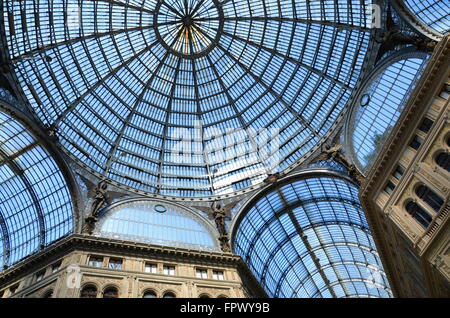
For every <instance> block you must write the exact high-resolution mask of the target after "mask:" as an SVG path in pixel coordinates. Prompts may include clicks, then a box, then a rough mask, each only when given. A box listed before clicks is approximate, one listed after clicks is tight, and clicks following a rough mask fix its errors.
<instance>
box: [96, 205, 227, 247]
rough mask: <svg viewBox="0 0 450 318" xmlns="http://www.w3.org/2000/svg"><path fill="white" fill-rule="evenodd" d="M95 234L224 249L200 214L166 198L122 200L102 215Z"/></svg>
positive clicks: (166, 244) (172, 244) (123, 238)
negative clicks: (169, 202)
mask: <svg viewBox="0 0 450 318" xmlns="http://www.w3.org/2000/svg"><path fill="white" fill-rule="evenodd" d="M94 235H96V236H101V237H109V238H114V239H120V240H126V241H133V242H143V243H149V244H156V245H164V246H177V247H183V248H190V249H198V250H206V251H220V248H219V246H218V243H217V240H216V239H215V235H214V232H213V230H212V227H211V225H209V224H208V223H207V222H206V221H204V220H203V219H202V218H201V217H200V216H197V215H196V214H194V213H191V212H189V211H188V210H186V209H183V208H180V207H178V206H175V205H172V204H168V203H165V202H164V203H160V202H153V201H148V200H144V201H133V202H123V203H118V204H117V205H115V206H114V207H112V208H110V209H108V210H107V211H105V212H104V214H102V215H101V216H100V220H99V222H98V225H97V226H96V230H95V232H94Z"/></svg>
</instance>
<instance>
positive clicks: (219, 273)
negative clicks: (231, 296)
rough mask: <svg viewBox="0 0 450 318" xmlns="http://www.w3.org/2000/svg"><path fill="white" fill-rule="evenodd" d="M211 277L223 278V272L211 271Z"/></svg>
mask: <svg viewBox="0 0 450 318" xmlns="http://www.w3.org/2000/svg"><path fill="white" fill-rule="evenodd" d="M213 279H215V280H223V279H224V278H223V272H222V271H213Z"/></svg>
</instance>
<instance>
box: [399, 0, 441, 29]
mask: <svg viewBox="0 0 450 318" xmlns="http://www.w3.org/2000/svg"><path fill="white" fill-rule="evenodd" d="M403 3H404V5H405V6H406V7H407V8H408V9H409V10H410V11H411V12H412V13H413V14H414V15H415V17H417V19H419V21H421V22H422V23H424V24H425V25H427V26H429V27H430V28H432V29H433V30H435V31H436V32H439V33H441V34H446V33H448V32H450V2H449V1H448V0H420V1H417V0H403Z"/></svg>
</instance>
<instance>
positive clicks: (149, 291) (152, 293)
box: [142, 290, 157, 298]
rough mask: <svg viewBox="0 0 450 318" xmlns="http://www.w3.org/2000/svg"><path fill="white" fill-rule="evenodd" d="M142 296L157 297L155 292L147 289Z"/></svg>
mask: <svg viewBox="0 0 450 318" xmlns="http://www.w3.org/2000/svg"><path fill="white" fill-rule="evenodd" d="M142 298H157V296H156V293H155V292H154V291H152V290H148V291H146V292H145V293H144V295H143V296H142Z"/></svg>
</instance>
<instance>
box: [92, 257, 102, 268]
mask: <svg viewBox="0 0 450 318" xmlns="http://www.w3.org/2000/svg"><path fill="white" fill-rule="evenodd" d="M88 265H89V266H92V267H102V266H103V257H99V256H91V257H89V264H88Z"/></svg>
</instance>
